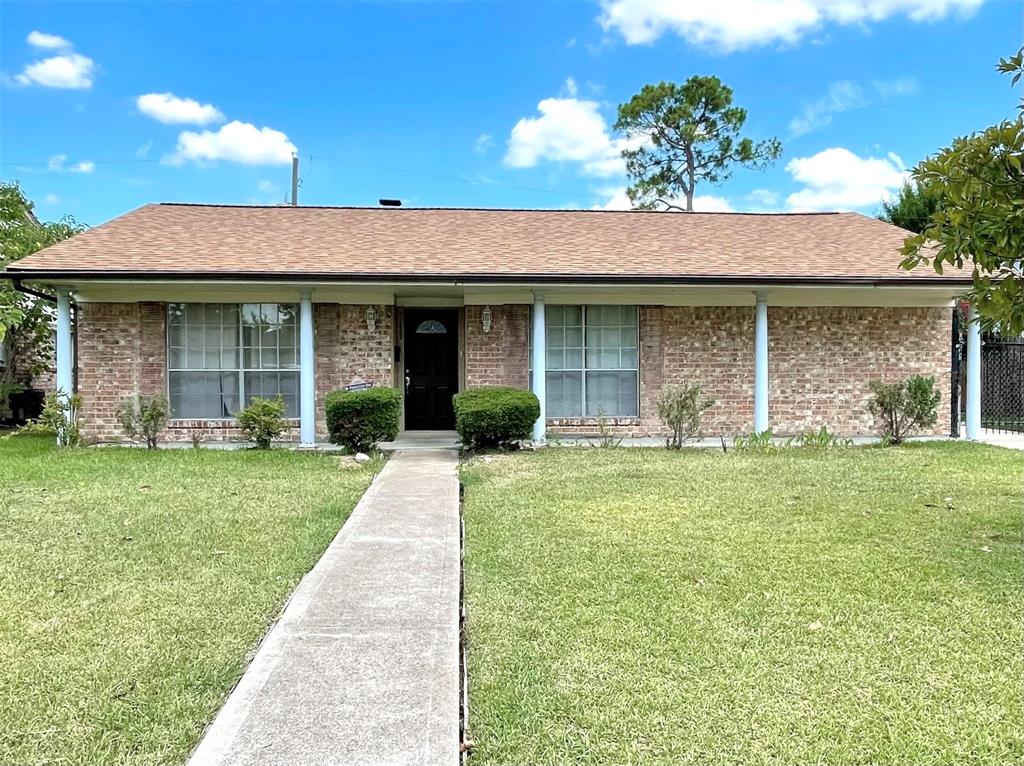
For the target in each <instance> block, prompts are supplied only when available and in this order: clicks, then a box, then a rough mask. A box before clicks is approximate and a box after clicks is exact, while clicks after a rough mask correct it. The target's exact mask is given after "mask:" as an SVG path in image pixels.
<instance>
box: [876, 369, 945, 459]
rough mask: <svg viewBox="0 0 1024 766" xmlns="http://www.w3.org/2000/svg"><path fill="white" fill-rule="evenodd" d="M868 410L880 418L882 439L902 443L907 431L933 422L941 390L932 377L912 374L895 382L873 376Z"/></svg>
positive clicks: (936, 414)
mask: <svg viewBox="0 0 1024 766" xmlns="http://www.w3.org/2000/svg"><path fill="white" fill-rule="evenodd" d="M868 385H869V386H870V388H871V399H870V401H868V412H870V413H871V414H872V415H874V416H875V417H878V418H881V420H882V441H883V442H884V443H885V444H902V443H903V440H904V439H906V438H907V436H908V435H910V433H911V432H913V431H915V430H917V429H919V428H927V427H928V426H932V425H935V421H936V420H937V419H938V408H939V400H940V399H941V398H942V394H941V393H940V392H939V391H936V390H935V378H925V377H922V376H921V375H914V376H912V377H910V378H907V379H906V380H901V381H899V382H897V383H883V382H881V381H879V380H873V381H871V383H869V384H868Z"/></svg>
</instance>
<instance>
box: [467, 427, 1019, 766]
mask: <svg viewBox="0 0 1024 766" xmlns="http://www.w3.org/2000/svg"><path fill="white" fill-rule="evenodd" d="M463 478H464V481H465V483H466V493H465V508H464V513H465V524H466V536H467V541H466V590H467V597H468V602H469V652H470V653H469V674H470V675H469V679H470V689H469V691H470V732H471V735H472V737H473V739H474V740H475V741H476V743H477V747H476V750H475V751H474V753H473V755H472V757H471V760H470V764H471V766H485V765H487V764H494V765H495V766H497V765H498V764H500V765H501V766H511V765H518V766H523V765H525V764H570V763H571V764H620V765H621V764H645V765H646V764H673V765H676V764H705V765H710V764H851V765H852V764H876V763H877V764H900V765H901V766H903V765H904V764H993V765H995V764H999V765H1002V764H1020V763H1024V725H1022V722H1024V683H1022V680H1021V679H1022V678H1024V649H1022V647H1024V539H1022V532H1024V529H1022V507H1024V453H1019V452H1018V453H1014V452H1011V451H1009V450H999V449H997V448H987V447H982V446H975V445H964V444H954V443H942V444H917V445H911V446H907V447H904V448H900V449H884V448H864V449H846V450H838V451H834V452H830V453H821V452H812V451H805V450H789V451H782V452H778V453H775V454H742V453H735V452H733V453H730V454H728V455H725V454H722V453H721V452H720V451H694V450H691V451H684V452H683V453H677V454H672V453H668V452H666V451H662V450H634V449H618V450H597V449H591V450H572V449H549V450H543V451H539V452H537V453H532V454H517V455H508V456H501V457H498V458H496V459H494V460H493V462H481V461H476V462H474V463H472V464H471V465H469V466H468V467H466V468H465V469H464V471H463ZM945 498H951V501H950V502H949V503H947V501H946V500H945Z"/></svg>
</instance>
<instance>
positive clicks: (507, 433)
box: [454, 386, 540, 447]
mask: <svg viewBox="0 0 1024 766" xmlns="http://www.w3.org/2000/svg"><path fill="white" fill-rule="evenodd" d="M454 402H455V430H456V431H458V432H459V438H460V439H461V440H462V443H463V445H465V446H467V447H511V446H512V445H513V444H514V443H515V442H517V441H522V440H524V439H529V438H530V434H531V433H532V432H533V424H534V423H536V422H537V418H539V417H540V402H539V401H537V396H536V395H535V394H534V393H533V392H532V391H522V390H520V389H518V388H508V387H505V386H485V387H483V388H472V389H470V390H469V391H463V392H462V393H461V394H456V395H455V397H454Z"/></svg>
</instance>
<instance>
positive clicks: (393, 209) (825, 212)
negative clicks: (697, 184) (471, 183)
mask: <svg viewBox="0 0 1024 766" xmlns="http://www.w3.org/2000/svg"><path fill="white" fill-rule="evenodd" d="M151 206H153V207H210V208H227V209H236V208H237V209H242V210H288V209H293V208H294V209H296V210H374V211H382V212H391V213H395V212H398V213H401V212H431V211H446V210H448V211H453V212H465V213H588V214H590V213H596V214H599V213H614V214H619V215H623V214H626V215H628V214H636V213H639V214H657V213H673V212H684V211H671V210H604V209H594V208H554V207H549V208H532V207H458V206H447V207H446V206H438V207H428V206H424V207H411V206H410V207H380V206H377V205H288V204H275V205H267V204H253V205H246V204H241V203H228V202H150V203H148V204H146V205H143V206H142V207H151ZM848 212H849V211H842V210H808V211H785V210H784V211H778V212H775V211H771V212H768V211H766V212H756V211H750V210H691V211H689V215H720V216H731V215H743V216H755V215H756V216H819V215H846V214H848Z"/></svg>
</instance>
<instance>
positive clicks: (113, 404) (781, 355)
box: [78, 303, 950, 441]
mask: <svg viewBox="0 0 1024 766" xmlns="http://www.w3.org/2000/svg"><path fill="white" fill-rule="evenodd" d="M376 309H377V314H378V318H377V326H376V328H375V330H374V331H373V332H371V331H370V330H369V329H368V328H367V326H366V319H365V315H366V307H365V306H354V305H337V304H326V303H324V304H315V305H314V323H315V324H314V326H315V333H316V351H315V359H316V417H317V433H318V436H319V437H321V438H322V437H323V435H324V432H325V427H324V422H323V398H324V395H325V394H326V393H327V392H329V391H333V390H335V389H338V388H341V387H342V386H344V385H345V384H347V383H348V382H349V381H350V380H352V378H353V377H355V376H357V375H358V376H360V377H363V378H365V379H367V380H371V381H373V382H374V383H375V384H376V385H392V384H393V366H392V358H393V357H392V355H393V344H394V321H395V311H394V309H393V308H392V307H390V306H377V307H376ZM491 310H492V312H493V314H494V322H493V327H492V330H491V332H490V333H486V334H485V333H484V332H483V328H482V325H481V322H480V312H481V311H482V307H479V306H467V307H466V322H465V350H466V356H465V360H466V370H465V374H466V383H467V385H468V386H470V387H473V386H481V385H510V386H516V387H519V388H527V387H528V386H529V377H528V375H529V372H528V371H529V362H528V346H529V306H526V305H504V306H492V307H491ZM79 311H80V314H79V324H78V334H79V335H78V351H79V357H78V359H79V377H78V380H79V393H81V395H82V397H83V400H84V401H83V411H82V426H83V432H84V434H85V436H86V437H87V438H89V439H91V440H95V441H119V440H121V439H123V436H122V434H121V432H120V428H119V426H118V424H117V408H118V407H119V405H120V403H121V401H122V400H123V399H124V398H126V397H128V396H131V395H133V394H135V393H144V394H152V393H157V392H162V391H165V390H166V345H165V317H166V314H165V307H164V305H163V304H158V303H110V304H102V303H84V304H81V306H80V308H79ZM639 318H640V360H641V363H640V416H639V417H636V418H619V419H609V421H608V425H609V427H610V428H611V429H612V430H613V431H614V432H615V433H618V434H623V435H653V434H660V433H661V432H662V427H661V423H660V421H659V420H658V417H657V411H656V407H657V400H658V397H659V395H660V393H661V390H662V388H663V387H664V386H665V385H667V384H683V383H687V382H699V383H700V384H701V385H702V387H703V388H704V390H705V392H706V393H707V394H708V395H709V396H710V397H712V398H713V399H715V405H714V406H713V407H712V408H711V409H710V410H709V411H708V413H707V415H706V416H705V420H704V432H705V433H706V434H707V435H719V434H721V435H724V436H727V437H728V436H732V435H734V434H737V433H744V432H749V431H750V429H751V427H752V422H753V407H754V392H753V385H754V360H753V347H754V342H753V337H754V310H753V307H668V306H641V307H640V314H639ZM768 321H769V384H770V397H771V400H770V420H771V425H772V428H773V430H774V431H775V432H776V433H780V434H782V433H798V432H801V431H805V430H808V429H811V428H818V427H820V426H821V425H827V426H828V428H829V430H831V431H833V432H835V433H837V434H844V435H853V434H865V433H871V432H873V430H874V426H873V423H872V418H871V416H870V415H869V414H868V413H867V411H866V409H865V403H866V401H867V398H868V394H869V392H868V382H869V381H871V380H874V379H884V380H895V379H898V378H902V377H906V376H908V375H911V374H914V373H921V374H927V375H934V376H935V378H936V383H937V386H938V388H939V390H940V391H941V392H942V397H943V399H942V403H941V404H940V407H939V422H938V423H937V424H936V426H935V427H934V428H933V429H931V432H932V433H935V434H944V433H948V431H949V361H950V360H949V353H950V351H949V323H950V310H949V309H937V308H930V309H900V308H785V307H769V320H768ZM549 429H550V430H551V431H552V432H556V433H565V434H581V433H586V434H592V433H594V432H595V430H596V421H595V420H594V419H561V420H551V421H549ZM193 435H198V436H199V437H200V438H202V439H203V440H210V441H219V440H231V439H236V438H239V433H238V431H237V429H236V428H235V426H234V423H233V421H230V420H227V421H225V420H209V421H205V420H204V421H183V420H178V421H173V422H172V425H171V427H170V428H169V429H168V432H167V434H166V435H165V438H167V439H169V440H180V441H188V440H190V439H191V438H192V436H193ZM289 438H292V439H297V438H298V428H297V426H296V427H294V428H293V429H292V430H291V432H290V434H289Z"/></svg>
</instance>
